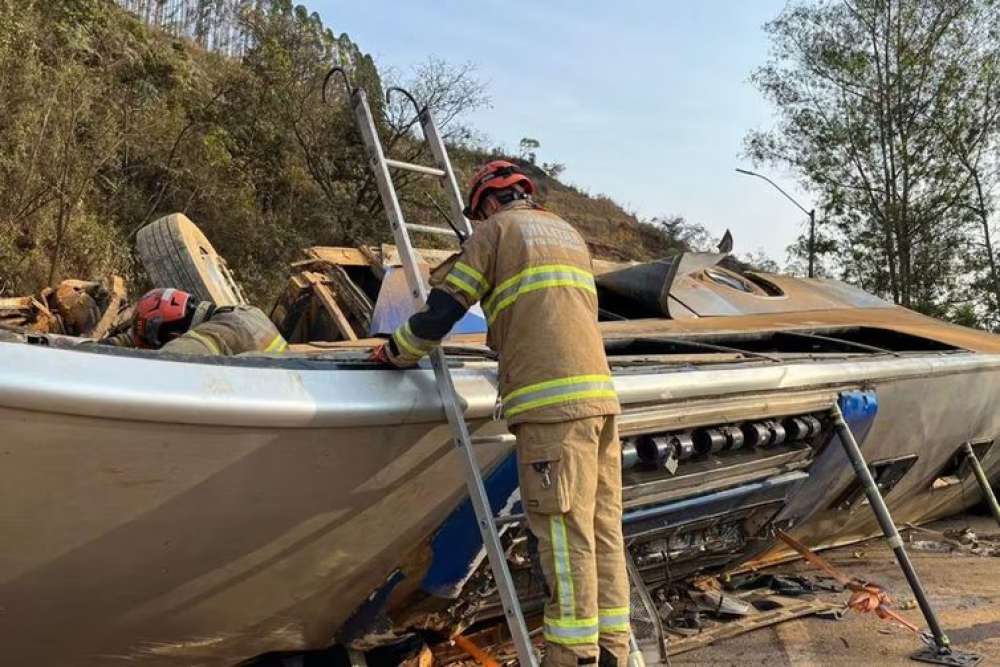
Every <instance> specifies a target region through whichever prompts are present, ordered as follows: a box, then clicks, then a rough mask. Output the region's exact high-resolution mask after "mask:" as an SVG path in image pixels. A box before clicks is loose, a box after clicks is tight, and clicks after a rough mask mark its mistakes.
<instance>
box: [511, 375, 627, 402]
mask: <svg viewBox="0 0 1000 667" xmlns="http://www.w3.org/2000/svg"><path fill="white" fill-rule="evenodd" d="M583 382H611V376H610V375H600V374H594V375H571V376H569V377H564V378H557V379H555V380H545V381H544V382H536V383H535V384H529V385H525V386H523V387H521V388H519V389H515V390H514V391H512V392H510V393H509V394H507V395H506V396H504V397H503V400H505V401H509V400H511V399H514V398H517V397H518V396H524V395H525V394H533V393H535V392H537V391H542V390H543V389H552V388H553V387H565V386H567V385H571V384H580V383H583Z"/></svg>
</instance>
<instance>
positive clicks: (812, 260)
mask: <svg viewBox="0 0 1000 667" xmlns="http://www.w3.org/2000/svg"><path fill="white" fill-rule="evenodd" d="M815 268H816V209H814V208H811V209H809V277H810V278H815V277H816V271H815Z"/></svg>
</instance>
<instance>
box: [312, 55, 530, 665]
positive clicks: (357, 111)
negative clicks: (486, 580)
mask: <svg viewBox="0 0 1000 667" xmlns="http://www.w3.org/2000/svg"><path fill="white" fill-rule="evenodd" d="M338 73H339V74H340V75H341V76H342V77H343V78H344V83H345V84H346V86H347V91H348V93H349V95H350V100H351V106H352V108H353V110H354V116H355V121H356V122H357V125H358V130H359V131H360V133H361V139H362V141H363V142H364V144H365V148H366V150H367V152H368V164H369V166H370V167H371V169H372V172H373V174H374V176H375V182H376V184H377V185H378V191H379V195H380V196H381V198H382V206H383V208H384V209H385V214H386V217H387V218H388V219H389V225H390V226H391V227H392V234H393V237H394V238H395V241H396V247H397V248H398V250H399V257H400V260H401V261H402V264H403V270H404V272H405V274H406V280H407V283H408V285H409V288H410V294H411V295H412V296H413V299H414V301H416V302H418V303H420V304H423V302H424V301H425V300H426V298H427V286H426V285H424V280H423V277H422V276H421V274H420V269H419V267H418V258H417V255H416V253H415V252H414V250H413V244H412V243H411V242H410V230H414V231H420V232H427V233H432V234H442V235H446V236H453V235H457V236H458V237H459V239H460V240H461V239H462V238H467V237H468V236H469V235H470V234H471V233H472V227H471V226H470V225H469V221H468V220H466V218H465V216H464V214H463V213H462V210H463V203H462V195H461V192H460V191H459V189H458V182H457V181H456V180H455V173H454V171H453V170H452V168H451V161H450V160H449V159H448V152H447V150H446V149H445V145H444V142H443V141H442V139H441V134H440V133H439V132H438V129H437V126H436V125H435V124H434V118H433V116H432V115H431V112H430V110H429V109H428V108H427V107H423V108H420V106H419V105H418V104H417V102H416V100H415V99H414V98H413V96H411V95H410V94H409V93H408V92H406V91H405V90H403V89H401V88H390V89H388V90H387V91H386V100H387V102H388V101H389V98H390V96H391V94H392V93H393V92H399V93H401V94H403V95H405V96H406V97H407V98H408V99H409V101H410V102H412V103H413V106H414V108H415V109H416V111H417V117H418V119H419V121H420V127H421V128H422V130H423V133H424V139H425V140H426V141H427V144H428V146H429V148H430V151H431V154H432V155H433V157H434V161H435V163H436V166H435V167H427V166H423V165H418V164H412V163H408V162H400V161H397V160H391V159H389V158H387V157H386V156H385V153H384V151H383V149H382V143H381V141H380V140H379V137H378V132H377V130H376V127H375V121H374V119H373V118H372V113H371V108H370V107H369V105H368V97H367V95H366V94H365V91H364V89H363V88H361V87H360V86H359V87H357V88H355V87H353V86H351V83H350V80H349V78H348V76H347V73H346V72H345V71H344V70H343V69H342V68H340V67H334V68H333V69H331V70H330V72H329V73H328V74H327V76H326V79H325V80H324V82H323V98H324V101H325V100H326V89H327V86H328V84H329V82H330V79H331V78H332V77H333V76H334V75H335V74H338ZM390 168H392V169H400V170H405V171H410V172H414V173H417V174H421V175H425V176H433V177H436V178H437V179H439V181H440V183H441V185H442V187H443V188H444V191H445V194H446V196H447V198H448V203H449V208H450V209H451V210H450V214H451V215H450V218H451V220H450V223H451V224H452V226H453V228H452V229H445V228H443V227H431V226H426V225H408V224H407V223H406V220H405V219H404V218H403V212H402V210H401V208H400V205H399V198H398V197H397V196H396V188H395V186H394V185H393V181H392V174H391V173H390V171H389V170H390ZM429 356H430V361H431V366H432V367H433V369H434V377H435V379H436V381H437V388H438V392H439V393H440V395H441V402H442V404H443V407H444V412H445V415H446V416H447V418H448V425H449V426H450V427H451V432H452V435H453V436H454V443H455V446H456V448H457V449H458V452H459V457H460V458H461V459H462V466H463V468H464V471H465V483H466V485H467V486H468V489H469V497H470V498H471V499H472V507H473V508H474V510H475V512H476V523H477V524H478V525H479V532H480V534H481V535H482V538H483V544H484V545H485V546H486V554H487V556H488V558H489V563H490V568H491V569H492V570H493V578H494V580H495V581H496V585H497V591H498V592H499V594H500V601H501V603H502V604H503V610H504V615H505V617H506V620H507V625H508V627H509V628H510V634H511V637H512V639H513V641H514V646H515V648H516V649H517V656H518V660H519V661H520V664H521V665H522V666H524V667H536V666H537V665H538V658H537V656H536V655H535V651H534V648H533V647H532V644H531V637H530V636H529V633H528V627H527V625H526V624H525V622H524V615H523V614H522V613H521V607H520V605H519V603H518V599H517V590H516V589H515V587H514V580H513V579H512V578H511V575H510V569H509V568H508V567H507V558H506V555H505V554H504V550H503V547H502V546H501V544H500V536H499V534H498V532H497V525H498V524H497V519H496V518H495V517H494V515H493V511H492V509H491V507H490V503H489V499H488V498H487V496H486V489H485V488H484V486H483V478H482V475H481V474H480V471H479V463H478V462H477V461H476V456H475V454H474V452H473V450H472V446H473V444H474V442H475V444H485V443H488V442H505V443H506V442H510V439H509V437H507V438H504V437H500V438H483V439H480V438H477V439H476V440H475V441H473V439H472V437H471V436H470V435H469V426H468V424H466V422H465V416H464V414H463V412H462V408H461V407H460V403H459V399H458V395H457V393H456V391H455V383H454V381H453V379H452V377H451V372H450V371H449V370H448V363H447V360H446V358H445V356H444V351H443V350H442V348H441V346H437V347H435V348H434V350H433V351H431V353H430V355H429Z"/></svg>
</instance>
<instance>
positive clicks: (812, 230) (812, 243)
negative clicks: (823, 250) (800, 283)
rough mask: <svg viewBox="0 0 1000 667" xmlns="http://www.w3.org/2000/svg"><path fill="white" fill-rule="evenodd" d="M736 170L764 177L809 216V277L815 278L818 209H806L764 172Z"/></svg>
mask: <svg viewBox="0 0 1000 667" xmlns="http://www.w3.org/2000/svg"><path fill="white" fill-rule="evenodd" d="M736 171H737V172H739V173H741V174H744V175H746V176H756V177H757V178H762V179H764V180H765V181H767V182H768V183H770V184H771V185H772V186H773V187H774V189H775V190H777V191H778V192H780V193H781V194H783V195H785V199H787V200H788V201H790V202H792V203H793V204H795V206H796V207H798V209H799V210H800V211H802V212H803V213H805V214H806V215H808V216H809V277H810V278H814V277H815V275H816V209H810V210H806V207H805V206H803V205H802V204H800V203H799V202H797V201H795V198H794V197H792V196H791V195H790V194H788V193H787V192H785V191H784V190H782V189H781V186H780V185H778V184H777V183H775V182H774V181H772V180H771V179H770V178H768V177H767V176H764V175H763V174H758V173H757V172H756V171H749V170H747V169H740V168H739V167H737V168H736Z"/></svg>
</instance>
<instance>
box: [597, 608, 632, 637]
mask: <svg viewBox="0 0 1000 667" xmlns="http://www.w3.org/2000/svg"><path fill="white" fill-rule="evenodd" d="M629 624H630V619H629V613H628V607H622V608H619V609H602V610H601V611H600V623H599V625H600V630H601V632H623V631H625V630H628V629H629V627H630V626H629Z"/></svg>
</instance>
